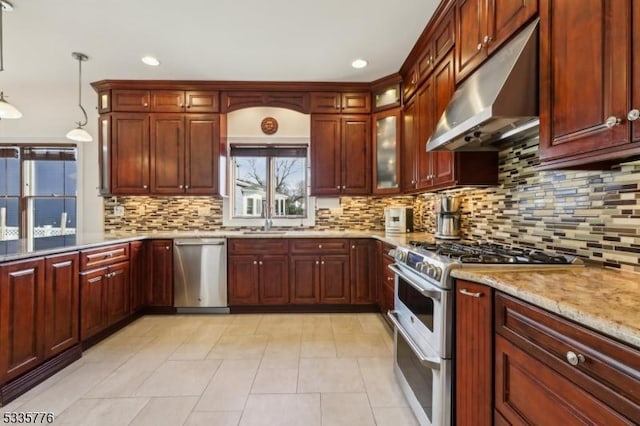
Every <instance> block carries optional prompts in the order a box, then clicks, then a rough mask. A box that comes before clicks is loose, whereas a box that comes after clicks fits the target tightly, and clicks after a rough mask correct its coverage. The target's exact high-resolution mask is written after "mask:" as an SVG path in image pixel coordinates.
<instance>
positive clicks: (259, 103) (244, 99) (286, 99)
mask: <svg viewBox="0 0 640 426" xmlns="http://www.w3.org/2000/svg"><path fill="white" fill-rule="evenodd" d="M250 107H278V108H287V109H292V110H294V111H298V112H301V113H303V114H308V113H309V93H308V92H256V91H238V92H222V101H221V112H223V113H227V112H231V111H235V110H238V109H243V108H250Z"/></svg>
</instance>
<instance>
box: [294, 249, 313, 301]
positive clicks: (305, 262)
mask: <svg viewBox="0 0 640 426" xmlns="http://www.w3.org/2000/svg"><path fill="white" fill-rule="evenodd" d="M319 292H320V259H319V257H318V256H313V255H293V256H290V258H289V294H290V300H291V303H293V304H311V303H318V302H319V301H320V294H319Z"/></svg>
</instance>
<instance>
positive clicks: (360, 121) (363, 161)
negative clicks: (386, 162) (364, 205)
mask: <svg viewBox="0 0 640 426" xmlns="http://www.w3.org/2000/svg"><path fill="white" fill-rule="evenodd" d="M341 134H342V137H341V139H342V166H341V169H342V173H341V174H342V193H343V194H352V195H370V194H371V118H370V117H369V116H357V115H353V116H342V129H341Z"/></svg>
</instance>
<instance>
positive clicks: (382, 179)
mask: <svg viewBox="0 0 640 426" xmlns="http://www.w3.org/2000/svg"><path fill="white" fill-rule="evenodd" d="M399 125H400V108H394V109H390V110H387V111H383V112H379V113H377V114H375V115H374V120H373V126H374V128H373V138H374V148H375V151H374V156H373V161H374V164H373V183H374V185H373V192H374V193H375V194H396V193H399V192H400V186H399V176H398V170H399V167H398V159H399V158H400V152H399V149H400V146H399V145H400V144H399V140H400V128H399Z"/></svg>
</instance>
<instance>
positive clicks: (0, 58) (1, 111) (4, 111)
mask: <svg viewBox="0 0 640 426" xmlns="http://www.w3.org/2000/svg"><path fill="white" fill-rule="evenodd" d="M5 10H7V11H11V10H13V5H12V4H11V3H9V2H8V1H7V0H1V1H0V71H4V55H3V54H2V44H3V43H2V41H3V40H2V39H3V37H2V33H3V30H2V15H3V14H4V11H5ZM21 117H22V113H21V112H20V111H19V110H18V108H16V107H14V106H13V105H11V104H10V103H9V102H7V100H6V99H5V98H4V92H1V91H0V119H2V118H9V119H13V118H21Z"/></svg>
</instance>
